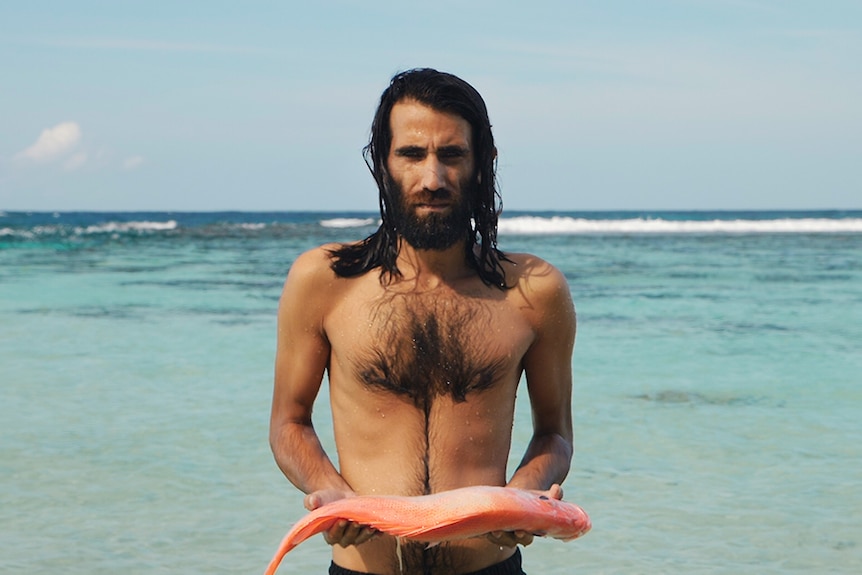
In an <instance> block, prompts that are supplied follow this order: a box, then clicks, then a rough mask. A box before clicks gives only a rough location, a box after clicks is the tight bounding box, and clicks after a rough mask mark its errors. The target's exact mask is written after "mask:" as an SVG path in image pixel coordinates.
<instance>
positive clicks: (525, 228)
mask: <svg viewBox="0 0 862 575" xmlns="http://www.w3.org/2000/svg"><path fill="white" fill-rule="evenodd" d="M376 223H377V217H376V216H375V215H374V214H371V213H362V212H358V213H335V212H327V213H245V212H238V213H139V212H138V213H18V212H5V213H4V212H0V392H2V399H0V573H10V574H12V573H28V574H31V575H39V574H46V575H47V574H53V573H64V574H67V575H84V574H86V575H102V574H105V575H107V574H113V573H175V574H190V573H226V574H227V573H236V574H240V573H242V574H246V573H261V572H262V571H263V569H264V567H265V566H266V564H267V563H268V561H269V559H270V557H271V556H272V554H273V552H274V551H275V549H276V547H277V546H278V543H279V542H280V540H281V538H282V536H283V535H284V533H285V532H286V531H287V530H288V528H289V527H290V525H291V523H292V522H293V521H295V520H296V519H297V518H299V517H300V516H301V515H302V514H303V512H304V511H303V509H302V503H301V494H300V493H299V492H298V491H296V490H295V489H294V488H293V487H292V486H291V485H290V484H289V483H288V482H287V480H286V479H284V477H283V476H282V474H281V473H280V471H279V470H278V468H277V467H276V465H275V463H274V461H273V459H272V455H271V453H270V450H269V445H268V438H267V432H268V418H269V403H270V397H271V393H272V369H273V367H272V364H273V357H274V351H275V319H276V318H275V315H276V306H277V302H278V297H279V293H280V290H281V285H282V282H283V281H284V277H285V275H286V273H287V270H288V268H289V267H290V265H291V262H292V261H293V260H294V258H295V257H296V256H297V255H298V254H299V253H301V252H302V251H304V250H306V249H308V248H311V247H313V246H315V245H318V244H320V243H323V242H328V241H349V240H353V239H358V238H361V237H364V236H365V235H366V234H367V233H369V232H370V231H371V230H372V229H373V228H374V226H375V225H376ZM499 238H500V247H501V248H502V249H504V250H508V251H526V252H531V253H534V254H537V255H539V256H541V257H543V258H544V259H546V260H548V261H550V262H551V263H553V264H554V265H556V266H557V267H558V268H560V269H561V270H562V271H563V272H564V273H565V275H566V277H567V278H568V280H569V283H570V287H571V291H572V295H573V298H574V300H575V304H576V307H577V311H578V336H577V344H576V347H575V355H574V360H573V368H574V375H575V389H574V397H573V410H574V415H575V432H576V443H577V445H576V455H575V459H574V462H573V465H572V468H571V471H570V473H569V476H568V479H567V480H566V482H565V483H564V489H565V494H566V498H567V499H570V500H572V501H574V502H576V503H578V504H579V505H581V506H582V507H584V508H585V509H586V510H587V511H588V512H589V513H590V515H591V517H592V519H593V530H592V532H590V533H589V534H587V535H586V536H584V537H583V538H581V539H578V540H576V541H572V542H568V543H564V542H560V541H555V540H545V539H538V538H537V540H536V541H535V542H534V543H533V544H532V545H531V546H529V547H527V548H526V549H525V550H524V556H525V570H526V571H527V573H530V574H559V575H563V574H566V575H568V574H572V573H590V574H596V573H599V574H640V573H642V574H663V573H685V574H699V573H702V574H731V573H733V574H736V573H757V574H779V573H781V574H787V573H840V574H855V573H860V572H862V521H860V518H859V513H860V510H862V211H852V212H836V211H824V212H614V213H610V212H586V213H564V212H556V213H528V212H508V211H507V212H506V213H505V214H504V215H503V218H502V220H501V224H500V232H499ZM315 425H316V427H317V429H318V432H319V433H320V435H321V436H322V440H323V442H324V444H325V445H326V446H327V447H328V449H329V451H330V453H332V454H334V449H333V447H332V435H331V422H330V421H329V419H328V409H327V402H326V398H325V397H322V398H321V403H320V406H319V408H318V409H316V410H315ZM529 434H530V415H529V406H528V405H527V403H526V393H521V394H520V396H519V400H518V405H517V413H516V422H515V428H514V439H513V448H512V454H511V457H510V465H511V467H512V468H514V466H515V465H516V464H517V461H518V460H519V459H520V456H521V454H522V453H523V450H524V448H525V446H526V443H527V441H528V439H529ZM333 456H334V455H333ZM326 565H328V548H327V546H326V544H325V543H324V542H323V540H322V538H321V537H315V538H314V539H312V540H309V541H307V542H306V543H303V544H302V545H301V546H300V547H299V548H297V549H296V550H294V551H293V552H291V553H290V554H289V555H288V556H287V558H286V559H285V562H284V563H283V564H282V567H281V569H280V573H286V574H289V573H303V574H304V573H323V572H325V569H326Z"/></svg>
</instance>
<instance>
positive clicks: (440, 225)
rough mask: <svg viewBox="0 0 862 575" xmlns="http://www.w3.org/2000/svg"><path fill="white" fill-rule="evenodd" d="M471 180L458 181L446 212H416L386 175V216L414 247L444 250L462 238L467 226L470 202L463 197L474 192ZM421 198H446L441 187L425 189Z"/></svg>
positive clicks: (446, 194)
mask: <svg viewBox="0 0 862 575" xmlns="http://www.w3.org/2000/svg"><path fill="white" fill-rule="evenodd" d="M474 187H475V184H471V183H468V182H462V186H461V194H460V198H459V199H458V200H457V201H456V202H455V203H452V204H451V209H450V210H449V211H448V212H447V213H436V212H432V213H428V214H425V215H420V214H418V213H417V211H416V209H415V208H414V207H413V206H409V205H407V200H406V198H405V194H404V190H403V189H402V188H401V185H400V184H398V183H397V182H395V181H394V180H392V179H391V178H389V189H390V190H391V192H392V205H391V211H390V214H389V218H390V220H391V222H392V224H393V225H394V226H395V230H396V231H397V232H398V234H399V235H400V236H401V237H402V238H404V241H406V242H407V243H408V244H409V245H410V246H412V247H413V248H414V249H417V250H441V251H442V250H445V249H447V248H450V247H452V246H453V245H455V244H456V243H458V242H459V241H461V240H463V239H465V238H466V237H467V235H468V232H469V230H470V203H469V201H468V200H467V198H469V197H472V194H473V193H475V190H474V189H473V188H474ZM426 194H427V197H425V198H422V199H424V200H436V199H441V198H446V199H448V198H449V196H450V193H449V192H448V191H445V190H441V191H437V192H430V191H429V192H426Z"/></svg>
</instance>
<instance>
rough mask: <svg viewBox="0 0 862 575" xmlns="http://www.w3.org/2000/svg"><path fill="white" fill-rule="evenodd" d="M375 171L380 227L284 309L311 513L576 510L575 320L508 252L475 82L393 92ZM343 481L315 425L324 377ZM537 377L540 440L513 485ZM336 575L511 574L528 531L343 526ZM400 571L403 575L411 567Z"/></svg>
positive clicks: (405, 79) (302, 479) (276, 398)
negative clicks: (484, 495) (498, 493)
mask: <svg viewBox="0 0 862 575" xmlns="http://www.w3.org/2000/svg"><path fill="white" fill-rule="evenodd" d="M365 151H366V160H367V161H368V163H369V167H370V169H371V171H372V174H373V175H374V178H375V180H376V182H377V185H378V187H379V189H380V208H381V216H382V223H381V225H380V228H379V229H378V230H377V231H376V232H375V233H374V234H372V235H371V236H369V237H368V238H366V239H365V240H363V241H361V242H357V243H353V244H344V245H327V246H321V247H319V248H317V249H313V250H311V251H308V252H306V253H304V254H302V255H301V256H300V257H299V258H298V259H297V260H296V261H295V262H294V264H293V266H292V267H291V270H290V273H289V274H288V277H287V281H286V283H285V286H284V292H283V294H282V297H281V303H280V306H279V312H278V350H277V356H276V366H275V391H274V395H273V404H272V419H271V431H270V442H271V445H272V450H273V453H274V455H275V459H276V462H277V463H278V466H279V467H280V468H281V470H282V471H283V472H284V474H285V475H286V476H287V478H288V479H289V480H290V481H291V482H292V483H293V484H294V485H295V486H296V487H297V488H299V489H301V490H302V491H303V492H305V493H306V494H307V495H306V497H305V506H306V507H307V508H308V509H314V508H316V507H319V506H320V505H323V504H324V503H327V502H329V501H333V500H335V499H338V498H342V497H351V496H354V495H357V494H359V495H371V494H374V495H385V494H388V495H423V494H429V493H436V492H440V491H445V490H449V489H455V488H458V487H465V486H470V485H496V486H500V485H507V486H510V487H518V488H522V489H532V490H539V491H543V492H544V493H546V494H547V495H548V496H550V497H555V498H558V499H559V498H561V497H562V490H561V488H560V486H559V484H560V483H561V482H562V481H563V479H564V478H565V477H566V474H567V472H568V470H569V466H570V463H571V458H572V451H573V437H572V415H571V389H572V374H571V357H572V349H573V346H574V339H575V313H574V307H573V305H572V301H571V296H570V293H569V288H568V286H567V284H566V280H565V278H564V277H563V275H562V274H561V273H560V272H559V271H558V270H557V269H556V268H554V267H553V266H551V265H550V264H548V263H546V262H544V261H542V260H541V259H539V258H537V257H534V256H531V255H526V254H513V253H507V254H504V253H502V252H500V251H498V250H497V247H496V230H497V215H498V213H499V208H498V202H497V200H498V198H499V196H498V194H497V190H496V180H495V175H494V174H495V162H496V148H495V147H494V141H493V137H492V135H491V126H490V122H489V120H488V114H487V111H486V109H485V103H484V102H483V100H482V98H481V96H480V95H479V94H478V92H476V90H475V89H474V88H473V87H472V86H470V85H469V84H467V83H466V82H464V81H463V80H461V79H459V78H457V77H455V76H452V75H450V74H445V73H441V72H437V71H435V70H428V69H420V70H411V71H408V72H404V73H401V74H398V75H397V76H395V77H394V78H393V79H392V82H391V83H390V85H389V87H388V88H387V89H386V91H385V92H384V93H383V96H382V97H381V101H380V106H379V107H378V110H377V113H376V115H375V118H374V122H373V124H372V134H371V140H370V143H369V145H368V147H367V148H366V150H365ZM325 372H328V376H329V394H330V406H331V410H332V421H333V425H334V433H335V443H336V449H337V452H338V468H336V467H335V465H334V464H333V463H332V461H331V460H330V458H329V457H328V456H327V454H326V453H325V452H324V450H323V448H322V446H321V444H320V442H319V440H318V437H317V435H316V433H315V431H314V427H313V426H312V421H311V412H312V406H313V403H314V400H315V398H316V397H317V394H318V392H319V390H320V385H321V381H322V378H323V376H324V373H325ZM522 373H524V374H525V375H526V382H527V391H528V393H529V398H530V405H531V409H532V414H533V435H532V439H531V441H530V443H529V446H528V448H527V450H526V453H525V454H524V456H523V459H522V461H521V463H520V465H519V466H518V468H517V470H516V471H515V472H514V474H513V475H512V477H511V478H510V479H508V481H507V477H506V473H507V471H506V464H507V460H508V455H509V449H510V443H511V436H512V426H513V420H514V406H515V393H516V391H517V387H518V383H519V381H520V378H521V374H522ZM325 537H326V540H327V542H329V543H330V544H331V545H332V546H333V547H332V558H333V562H332V565H331V566H330V574H335V575H337V574H345V573H346V574H353V573H357V572H358V573H375V574H379V575H396V574H399V573H402V572H403V573H405V574H408V575H409V574H414V573H416V574H435V575H436V574H446V575H458V574H466V573H470V574H473V573H495V574H497V573H513V574H519V573H522V571H521V566H520V565H521V557H520V553H518V551H517V545H518V544H522V545H527V544H529V543H530V542H531V541H532V535H531V534H529V533H521V532H515V533H503V532H495V533H490V534H488V535H487V536H486V537H483V538H474V539H468V540H464V541H456V542H449V543H442V544H440V545H437V546H434V547H431V548H427V549H426V545H425V544H418V543H414V544H410V543H405V544H403V545H402V549H401V556H402V559H401V561H402V565H401V566H399V559H398V555H397V553H396V541H395V539H394V538H392V537H390V536H388V535H384V534H381V533H377V532H375V531H373V530H372V529H370V528H368V527H367V526H362V525H356V524H348V523H347V522H341V523H339V524H337V525H335V526H334V527H333V528H332V529H331V530H330V531H329V532H328V533H326V534H325ZM402 568H403V571H402V570H401V569H402Z"/></svg>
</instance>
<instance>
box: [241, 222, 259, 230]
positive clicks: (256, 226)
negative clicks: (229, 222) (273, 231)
mask: <svg viewBox="0 0 862 575" xmlns="http://www.w3.org/2000/svg"><path fill="white" fill-rule="evenodd" d="M237 227H238V228H240V229H241V230H252V231H255V230H262V229H263V228H265V227H266V224H262V223H252V224H237Z"/></svg>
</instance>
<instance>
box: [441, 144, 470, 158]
mask: <svg viewBox="0 0 862 575" xmlns="http://www.w3.org/2000/svg"><path fill="white" fill-rule="evenodd" d="M469 152H470V148H468V147H467V146H460V145H458V144H452V145H450V146H440V147H439V148H437V153H438V154H439V153H444V154H446V155H449V156H453V155H459V156H461V155H466V154H467V153H469Z"/></svg>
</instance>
